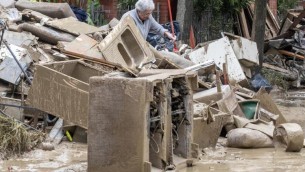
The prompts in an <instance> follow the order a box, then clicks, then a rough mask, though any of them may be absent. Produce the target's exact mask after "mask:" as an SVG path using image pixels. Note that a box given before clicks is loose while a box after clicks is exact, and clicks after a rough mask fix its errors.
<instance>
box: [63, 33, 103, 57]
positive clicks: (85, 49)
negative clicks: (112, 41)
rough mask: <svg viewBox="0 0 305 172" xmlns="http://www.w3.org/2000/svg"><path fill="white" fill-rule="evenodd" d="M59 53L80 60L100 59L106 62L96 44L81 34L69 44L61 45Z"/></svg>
mask: <svg viewBox="0 0 305 172" xmlns="http://www.w3.org/2000/svg"><path fill="white" fill-rule="evenodd" d="M60 49H61V51H62V52H63V53H66V54H71V55H74V56H78V57H80V58H90V59H100V60H103V61H106V60H105V58H104V57H103V55H102V53H101V52H100V51H99V49H98V42H97V41H95V40H94V39H92V38H90V37H89V36H87V35H84V34H81V35H80V36H78V37H77V38H76V39H75V40H73V41H72V42H69V43H62V47H60Z"/></svg>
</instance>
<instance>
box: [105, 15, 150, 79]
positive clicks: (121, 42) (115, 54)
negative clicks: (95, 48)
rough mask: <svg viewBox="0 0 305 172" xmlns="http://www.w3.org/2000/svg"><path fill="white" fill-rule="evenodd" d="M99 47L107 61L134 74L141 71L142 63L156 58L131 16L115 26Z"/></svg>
mask: <svg viewBox="0 0 305 172" xmlns="http://www.w3.org/2000/svg"><path fill="white" fill-rule="evenodd" d="M99 49H100V51H101V53H102V54H103V56H104V58H105V59H106V60H107V61H109V62H112V63H115V64H119V65H121V66H122V67H123V68H125V69H126V70H128V71H129V72H131V73H132V74H134V75H137V74H138V73H139V71H140V70H141V69H140V68H141V66H142V65H144V64H145V63H147V62H149V61H152V60H154V59H155V58H154V54H153V52H152V51H151V50H150V49H149V46H148V44H147V42H146V41H145V40H144V38H143V37H142V35H141V34H140V31H139V30H138V28H137V26H136V25H135V23H134V21H133V19H132V18H131V17H130V16H128V17H126V18H125V19H124V20H123V21H121V22H120V23H119V24H118V25H117V26H116V27H114V29H113V30H112V31H111V32H110V33H109V34H108V35H107V37H106V38H105V39H104V40H103V41H102V42H101V43H100V45H99Z"/></svg>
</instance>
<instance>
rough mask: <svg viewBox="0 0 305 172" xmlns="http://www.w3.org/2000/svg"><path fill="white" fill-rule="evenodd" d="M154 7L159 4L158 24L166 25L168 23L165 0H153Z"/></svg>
mask: <svg viewBox="0 0 305 172" xmlns="http://www.w3.org/2000/svg"><path fill="white" fill-rule="evenodd" d="M154 2H155V4H156V7H157V4H158V3H159V4H160V21H159V22H160V23H162V24H163V23H167V22H168V21H169V13H168V6H167V0H154Z"/></svg>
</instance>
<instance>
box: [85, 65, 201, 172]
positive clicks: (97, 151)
mask: <svg viewBox="0 0 305 172" xmlns="http://www.w3.org/2000/svg"><path fill="white" fill-rule="evenodd" d="M192 83H196V84H197V76H196V74H195V73H193V72H191V73H188V72H186V71H184V70H161V71H158V70H155V71H154V70H148V71H145V72H141V73H140V74H139V78H126V77H122V76H115V77H114V76H112V77H93V78H92V79H91V80H90V96H89V97H90V98H89V106H90V108H89V109H90V111H89V128H88V133H89V134H88V139H89V140H88V157H89V158H88V169H89V170H92V171H94V170H95V171H150V166H151V165H150V163H151V164H152V166H154V167H157V168H159V169H163V170H164V169H166V168H167V166H170V165H172V164H173V163H175V162H173V153H174V154H176V155H180V156H181V157H183V158H191V156H192V142H193V141H192V140H193V139H192V122H193V121H192V118H193V115H192V114H193V113H192V108H193V107H192V85H194V84H192ZM112 119H115V120H112ZM139 121H142V122H139ZM172 126H174V127H172ZM109 133H111V134H109ZM105 138H107V139H105ZM178 138H179V139H178ZM114 144H115V145H116V146H113V145H114ZM131 150H132V151H131ZM105 154H107V155H111V156H110V157H116V158H112V159H111V160H109V156H105ZM122 155H124V156H122ZM125 155H126V156H125ZM120 162H121V163H120ZM123 163H127V164H129V165H128V166H123V165H124V164H123Z"/></svg>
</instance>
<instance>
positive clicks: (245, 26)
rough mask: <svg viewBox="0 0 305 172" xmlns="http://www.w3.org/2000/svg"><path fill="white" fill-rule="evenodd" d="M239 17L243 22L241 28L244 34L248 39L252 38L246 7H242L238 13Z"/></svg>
mask: <svg viewBox="0 0 305 172" xmlns="http://www.w3.org/2000/svg"><path fill="white" fill-rule="evenodd" d="M238 17H239V20H240V24H241V30H242V33H243V36H244V37H245V38H247V39H250V38H251V37H250V33H249V28H248V24H247V19H246V16H245V11H244V9H241V10H240V12H239V13H238Z"/></svg>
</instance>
